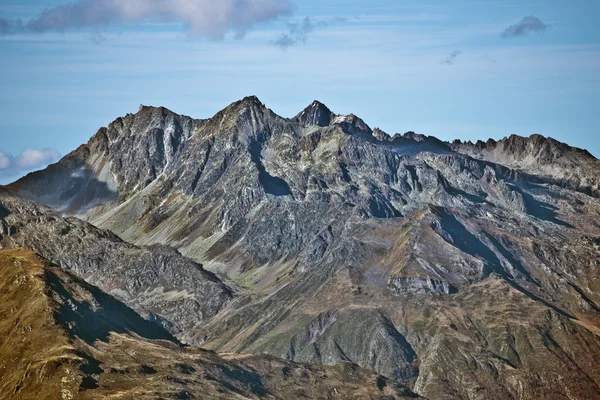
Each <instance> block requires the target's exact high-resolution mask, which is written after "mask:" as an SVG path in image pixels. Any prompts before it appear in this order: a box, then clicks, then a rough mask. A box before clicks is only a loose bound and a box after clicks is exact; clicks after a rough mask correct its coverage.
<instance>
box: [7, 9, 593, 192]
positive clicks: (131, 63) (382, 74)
mask: <svg viewBox="0 0 600 400" xmlns="http://www.w3.org/2000/svg"><path fill="white" fill-rule="evenodd" d="M111 1H114V0H83V1H77V0H72V1H67V0H30V1H27V2H26V3H25V5H24V4H23V3H24V2H23V1H17V0H0V23H1V22H2V21H5V22H6V24H9V25H6V24H5V25H6V26H8V27H7V28H5V29H4V31H2V26H0V32H4V34H0V58H1V60H0V61H1V64H0V65H2V67H1V71H2V79H1V80H0V82H1V83H0V139H1V140H0V183H7V182H10V181H12V180H14V179H15V178H17V177H18V176H20V175H22V174H23V173H25V172H27V171H28V170H30V169H31V168H37V167H42V166H44V165H45V164H46V163H47V162H50V161H52V160H53V159H54V158H56V152H54V151H53V150H57V151H58V153H60V154H62V155H64V154H66V153H68V152H69V151H71V150H73V149H75V148H76V147H77V146H78V145H80V144H82V143H85V142H87V140H88V139H89V137H90V136H92V135H93V134H94V133H95V132H96V130H97V129H98V128H99V127H101V126H106V125H107V124H108V123H109V122H111V121H112V120H114V119H115V118H116V117H118V116H121V115H124V114H126V113H128V112H135V111H136V110H137V108H138V106H139V105H140V104H146V105H155V106H158V105H162V106H165V107H167V108H170V109H171V110H173V111H175V112H178V113H181V114H186V115H190V116H193V117H196V118H206V117H210V116H212V115H213V114H214V113H216V112H217V111H218V110H220V109H222V108H223V107H225V106H226V105H228V104H229V103H231V102H233V101H235V100H237V99H240V98H242V97H244V96H246V95H250V94H255V95H257V96H258V97H259V98H260V99H261V100H262V101H263V102H264V103H265V104H266V105H267V106H268V107H270V108H272V109H273V110H274V111H275V112H276V113H278V114H280V115H282V116H293V115H295V114H296V113H298V112H299V111H300V110H302V109H303V108H304V107H305V106H307V105H308V104H309V103H311V102H312V101H313V100H315V99H318V100H320V101H322V102H324V103H325V104H327V105H328V106H329V107H330V108H331V109H332V110H333V111H334V112H337V113H354V114H357V115H359V116H360V117H362V118H363V119H364V120H365V121H366V122H367V123H368V124H369V125H370V126H371V127H376V126H377V127H380V128H381V129H383V130H385V131H386V132H388V133H390V134H394V133H397V132H400V133H403V132H406V131H409V130H413V131H416V132H419V133H424V134H428V135H434V136H436V137H438V138H440V139H444V140H452V139H455V138H460V139H463V140H477V139H482V140H486V139H487V138H489V137H492V138H495V139H501V138H502V137H504V136H508V135H510V134H513V133H516V134H520V135H526V136H529V135H530V134H532V133H540V134H542V135H545V136H551V137H554V138H556V139H558V140H561V141H565V142H567V143H569V144H571V145H574V146H578V147H582V148H586V149H588V150H590V151H591V152H592V154H594V155H595V156H597V157H598V156H600V134H599V132H598V126H599V125H600V113H599V112H598V109H599V105H600V28H599V27H598V23H597V16H598V15H600V2H599V1H592V0H589V1H587V0H573V1H570V2H566V1H561V0H543V1H542V0H529V1H527V0H523V1H518V0H507V1H491V0H488V1H484V0H470V1H467V0H452V1H450V0H437V1H419V0H370V1H358V0H350V1H341V0H320V1H312V0H311V1H308V0H307V1H302V0H258V3H260V4H262V5H263V6H264V7H263V8H262V9H260V10H254V11H253V12H255V13H254V14H252V16H248V15H249V14H248V15H246V14H244V15H237V14H232V16H231V17H230V19H229V20H226V21H225V20H224V21H221V20H217V19H215V18H213V17H212V14H210V15H211V16H210V17H208V18H204V17H205V15H204V14H203V13H204V12H205V11H206V10H205V9H204V8H203V7H205V8H209V7H210V6H209V5H208V4H211V3H214V2H210V1H207V0H152V1H150V0H121V1H122V2H123V3H122V4H124V3H128V2H129V4H136V7H144V5H145V4H148V5H149V4H150V3H152V4H154V6H153V7H158V6H156V4H159V3H160V4H162V6H160V7H163V8H161V9H160V12H158V13H157V12H150V11H147V10H146V11H145V10H140V9H136V10H135V12H136V13H137V14H127V18H125V17H123V16H122V15H121V17H115V16H114V15H111V14H110V12H109V11H110V10H109V11H106V9H103V10H104V11H106V15H104V14H102V15H101V17H102V18H100V17H98V18H96V17H97V16H98V15H99V14H98V13H96V14H92V15H91V16H90V15H89V14H85V13H81V14H76V13H74V12H65V10H66V9H65V8H61V9H58V12H60V13H61V14H59V15H60V16H61V19H60V20H59V19H57V18H49V16H48V15H46V16H45V17H44V16H43V13H44V10H46V11H47V12H55V14H56V10H57V9H55V7H60V6H64V5H65V4H67V5H69V4H71V3H79V6H81V7H83V8H84V9H85V7H87V6H89V5H90V4H91V3H99V4H102V3H110V2H111ZM228 1H232V0H228ZM261 2H262V3H261ZM225 3H227V1H225ZM185 4H188V6H189V7H194V8H191V10H194V11H195V12H194V13H190V8H186V9H178V7H180V8H181V7H183V8H185V6H182V5H185ZM215 4H216V3H215ZM71 5H72V4H71ZM75 5H77V4H75ZM119 7H120V6H119ZM149 7H150V6H149ZM165 7H166V8H165ZM95 10H96V9H95ZM165 10H166V12H168V13H169V14H168V15H169V16H168V17H164V18H163V17H162V16H161V15H162V14H160V13H162V12H165ZM155 11H156V10H155ZM209 11H214V10H208V11H206V12H209ZM217 11H219V10H217ZM128 12H129V10H128ZM131 15H134V16H131ZM215 15H216V14H215ZM228 15H229V14H228ZM40 16H42V18H40ZM50 16H55V15H54V14H52V15H50ZM530 16H532V17H535V19H536V20H537V21H539V23H541V24H542V25H539V24H538V25H536V24H535V23H534V24H531V20H526V21H525V25H519V23H521V22H523V19H524V18H525V17H530ZM306 17H309V20H308V24H306V22H304V21H305V18H306ZM69 18H71V19H73V20H70V19H69ZM77 18H80V19H79V20H77ZM17 20H21V21H22V22H23V24H22V25H14V24H15V23H16V22H15V21H17ZM29 21H34V22H35V23H29ZM57 21H58V22H57ZM527 21H529V22H527ZM534 22H535V21H534ZM57 24H58V25H57ZM0 25H1V24H0ZM11 26H12V27H13V28H10V27H11ZM14 26H17V28H14ZM307 26H308V27H307ZM511 26H513V28H509V27H511ZM519 27H521V28H523V27H524V29H525V30H524V31H522V30H518V29H517V28H519ZM528 28H530V30H527V29H528ZM507 29H509V30H508V31H507ZM511 29H512V30H511ZM505 31H506V32H509V33H508V37H505V36H506V35H505V36H503V35H502V33H503V32H505ZM511 32H512V33H513V35H511V34H510V33H511ZM223 33H225V35H224V37H223V38H221V36H222V34H223ZM519 33H524V34H522V35H519ZM242 34H243V35H242ZM285 35H287V36H285ZM282 37H283V38H286V37H287V38H288V39H291V43H292V44H293V45H291V46H290V47H288V48H287V49H283V48H282V47H281V46H277V45H276V43H278V42H279V43H281V39H282ZM284 42H285V41H284ZM287 42H290V41H289V40H288V41H287ZM26 149H29V150H28V151H27V152H26V153H24V151H25V150H26ZM48 149H53V150H48ZM3 160H4V162H3ZM3 165H5V166H6V168H4V170H3V169H2V167H3Z"/></svg>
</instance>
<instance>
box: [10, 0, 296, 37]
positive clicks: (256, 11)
mask: <svg viewBox="0 0 600 400" xmlns="http://www.w3.org/2000/svg"><path fill="white" fill-rule="evenodd" d="M292 8H293V4H292V0H251V1H249V0H219V1H215V0H127V1H124V0H79V1H73V2H70V3H67V4H64V5H61V6H57V7H53V8H49V9H47V10H45V11H44V12H43V13H42V14H40V15H39V16H38V17H36V18H33V19H32V20H30V21H28V22H26V23H23V22H21V21H18V20H6V19H3V20H0V33H4V34H7V33H14V32H18V31H22V30H26V31H30V32H38V33H44V32H50V31H58V32H64V31H68V30H74V29H85V28H95V29H97V28H102V27H107V26H113V25H123V24H141V23H146V22H167V23H181V24H182V25H183V26H184V27H185V29H186V30H187V31H188V32H189V33H190V34H191V35H193V36H197V37H203V38H208V39H212V40H218V39H223V38H224V37H225V35H226V34H227V33H229V32H233V33H234V34H235V36H236V37H238V38H240V37H243V36H244V34H245V33H246V32H247V31H248V30H250V29H251V28H252V27H254V26H255V25H257V24H259V23H262V22H266V21H270V20H273V19H276V18H278V17H280V16H283V15H286V14H289V13H291V12H292Z"/></svg>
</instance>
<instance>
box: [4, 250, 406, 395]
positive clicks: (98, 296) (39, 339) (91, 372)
mask: <svg viewBox="0 0 600 400" xmlns="http://www.w3.org/2000/svg"><path fill="white" fill-rule="evenodd" d="M0 275H1V276H2V280H1V281H0V314H1V315H2V319H1V320H0V360H1V362H2V364H1V365H2V368H0V382H2V384H1V385H0V398H3V399H9V398H10V399H15V400H21V399H23V400H27V399H40V400H46V399H47V400H56V399H63V400H75V399H107V398H121V399H136V400H137V399H148V400H150V399H157V398H160V399H232V398H239V399H300V398H302V399H304V398H317V397H320V396H328V397H333V398H335V397H338V398H356V399H380V398H394V399H405V398H415V397H417V396H416V395H415V394H414V393H412V392H411V391H410V390H408V389H407V388H405V387H402V386H400V385H398V384H396V383H394V382H392V381H390V380H388V379H386V378H385V377H382V376H377V375H375V374H373V373H370V372H368V371H365V370H362V369H361V368H359V367H358V366H356V365H352V364H349V363H341V364H339V365H337V366H335V367H316V366H305V365H300V364H295V363H292V362H289V361H284V360H277V359H274V358H272V357H259V356H235V355H230V356H228V357H226V358H222V357H220V356H218V355H217V354H215V353H213V352H208V351H205V350H202V349H199V348H193V347H182V346H180V345H179V344H178V343H177V342H176V341H174V339H173V338H172V337H171V336H170V335H169V334H168V333H167V332H166V331H164V330H162V329H161V328H159V327H158V326H156V325H154V324H152V323H150V322H148V321H145V320H144V319H142V318H141V317H140V316H139V315H137V314H136V313H135V312H133V310H131V309H129V308H127V307H126V306H125V305H124V304H122V303H120V302H119V301H117V300H116V299H114V298H112V297H111V296H108V295H107V294H105V293H103V292H101V291H100V290H99V289H98V288H96V287H94V286H91V285H89V284H87V283H85V282H84V281H83V280H81V279H79V278H77V277H76V276H74V275H72V274H70V273H68V272H65V271H63V270H61V269H60V268H59V267H57V266H54V265H52V264H50V263H49V262H47V261H46V260H44V259H42V258H41V257H39V256H37V255H36V254H35V253H32V252H30V251H26V250H23V249H18V250H4V251H0Z"/></svg>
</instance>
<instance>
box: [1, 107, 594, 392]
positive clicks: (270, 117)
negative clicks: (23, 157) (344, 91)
mask: <svg viewBox="0 0 600 400" xmlns="http://www.w3.org/2000/svg"><path fill="white" fill-rule="evenodd" d="M157 110H158V111H157ZM160 110H161V109H151V108H143V109H141V110H140V111H139V112H138V114H136V115H133V116H128V117H126V118H125V120H127V121H138V120H139V121H151V122H150V123H148V124H137V125H136V124H135V123H128V124H126V126H127V127H128V128H127V129H121V130H120V128H118V127H119V126H121V125H120V124H122V123H118V121H119V120H117V122H115V123H113V124H111V125H110V126H109V128H108V131H111V130H112V131H113V132H114V133H113V134H112V136H111V139H110V140H106V141H104V142H103V140H104V139H102V137H100V136H98V135H96V136H95V137H94V138H92V140H91V141H90V142H89V143H88V144H87V145H86V146H83V147H82V148H80V149H79V150H77V151H76V152H75V153H72V154H71V155H68V156H67V157H65V159H64V160H62V161H60V162H59V163H58V164H56V165H54V166H51V167H49V168H48V169H47V170H45V171H40V172H37V173H34V174H31V175H29V176H27V177H25V178H23V179H22V180H20V181H18V182H16V183H14V184H12V185H11V186H10V188H11V189H12V190H14V191H16V192H18V193H20V194H21V195H23V196H26V197H29V198H32V199H36V200H40V201H46V203H48V204H51V205H52V206H53V207H56V208H58V209H60V210H63V211H68V212H69V213H72V214H75V215H79V216H82V217H83V218H85V219H87V220H88V221H90V222H92V223H93V224H95V225H97V226H99V227H101V228H103V229H108V230H110V231H112V232H114V233H116V234H118V235H119V236H120V237H122V238H123V239H125V240H128V241H131V242H132V243H134V244H136V245H139V246H144V245H156V244H166V245H170V246H173V247H175V248H177V249H179V251H180V252H181V253H182V254H184V255H186V256H188V257H191V258H193V259H194V260H196V261H197V262H199V263H202V264H203V265H204V266H205V267H206V268H207V269H208V270H210V271H213V272H215V273H216V274H217V275H218V276H220V277H221V278H222V279H224V280H226V281H228V282H232V283H231V286H235V287H236V288H238V292H239V295H238V296H236V297H235V298H234V299H233V300H232V301H230V302H228V303H227V304H226V305H225V306H224V307H222V308H221V309H220V310H218V312H217V313H216V314H214V316H212V318H210V320H208V321H203V323H202V324H199V325H197V326H195V327H192V328H191V329H186V331H185V332H184V333H183V334H184V337H185V338H186V340H190V341H194V342H196V343H202V344H203V345H204V346H206V347H209V348H212V349H217V350H220V351H227V352H240V353H241V352H243V353H248V352H251V353H269V354H272V355H275V356H278V357H283V358H288V359H292V360H301V361H308V362H313V363H325V364H327V363H333V362H337V361H340V360H346V361H351V362H355V363H357V364H359V365H361V366H363V367H367V368H371V369H373V370H375V371H377V372H379V373H382V374H384V375H386V376H387V377H389V378H391V379H395V380H397V381H400V382H404V383H406V384H409V385H414V388H415V390H416V391H417V392H418V393H420V394H424V395H427V396H429V397H431V398H444V396H446V397H445V398H464V399H479V398H481V399H484V398H495V397H498V396H499V397H506V398H510V397H514V398H527V399H534V398H536V399H537V398H556V397H561V396H562V397H565V398H568V397H569V396H575V397H577V398H589V397H590V396H591V397H592V398H593V397H599V396H600V389H598V388H599V385H600V375H599V373H598V370H597V367H596V366H595V362H594V357H595V354H597V353H598V349H599V343H598V336H597V335H598V333H599V332H600V330H599V328H600V314H599V311H600V279H599V278H600V271H599V268H600V261H599V260H600V223H599V222H598V221H599V219H598V216H600V199H599V198H598V196H597V194H596V192H595V190H596V189H597V182H598V179H599V173H600V169H599V168H598V167H597V166H598V161H597V160H595V159H594V158H593V157H591V156H590V155H589V154H587V153H585V152H584V151H581V150H577V149H572V148H570V147H568V146H566V145H564V144H561V143H558V142H556V141H553V140H551V139H545V138H542V137H537V136H535V137H532V138H529V139H527V138H518V137H512V138H511V139H510V140H509V139H507V140H506V141H504V142H503V143H500V142H498V143H496V144H492V143H491V142H489V144H481V143H480V144H476V145H470V144H462V143H459V142H455V143H453V144H447V143H443V142H441V141H439V140H437V139H436V138H432V137H427V136H423V135H418V134H415V133H412V132H409V133H406V134H404V135H394V136H389V135H387V134H386V133H385V132H382V131H380V130H377V129H375V130H372V129H371V128H370V127H369V126H368V125H367V124H366V123H365V122H364V121H363V120H361V119H360V118H358V117H357V116H354V115H336V114H334V113H332V112H331V111H330V110H329V109H328V108H327V107H325V106H324V105H322V104H320V103H318V102H314V103H313V104H311V105H310V106H309V107H308V108H307V109H306V110H304V111H303V112H301V113H300V114H298V116H296V117H295V118H292V119H286V118H282V117H280V116H278V115H276V114H274V113H273V112H272V111H271V110H269V109H268V108H266V107H265V106H264V105H263V104H262V103H261V102H260V101H259V100H258V99H257V98H255V97H248V98H245V99H243V100H241V101H238V102H236V103H233V104H232V105H230V106H229V107H227V108H225V109H224V110H223V111H221V112H219V113H217V114H216V115H215V116H214V117H213V118H210V119H209V120H206V121H195V120H191V119H190V120H187V121H190V122H189V124H190V125H189V126H190V127H192V126H193V131H190V132H188V131H187V130H185V129H184V130H182V131H185V132H188V133H185V134H182V135H183V136H182V137H185V138H186V139H185V140H184V141H181V142H180V144H179V145H178V146H177V150H176V151H175V152H173V153H170V154H171V156H167V155H158V154H157V155H155V156H150V155H151V154H155V153H156V152H155V150H154V149H155V148H156V146H154V144H153V143H155V142H156V140H155V139H154V138H155V137H156V135H157V132H158V131H165V132H166V131H169V132H171V131H173V132H175V131H177V128H176V125H177V124H176V121H182V118H184V117H179V116H175V115H174V114H172V113H170V112H166V111H160ZM178 123H179V125H182V122H178ZM186 126H188V125H186ZM111 127H112V128H111ZM155 127H160V128H156V129H155ZM144 129H145V130H144ZM190 129H192V128H190ZM161 137H164V136H161ZM100 143H106V145H105V146H104V147H102V146H101V145H100ZM123 143H128V146H129V147H124V146H125V145H124V144H123ZM99 148H102V151H99V150H97V149H99ZM166 148H167V147H166V146H165V149H166ZM173 148H174V147H173ZM124 149H130V151H132V152H135V154H136V156H135V157H132V158H123V157H124V155H123V154H122V152H123V151H124ZM131 149H136V150H135V151H134V150H131ZM159 152H160V151H159ZM164 152H167V150H164ZM167 153H168V152H167ZM77 154H81V156H78V157H79V158H78V160H80V161H79V164H77V165H72V163H73V161H72V159H73V158H74V157H75V155H77ZM155 159H157V160H167V159H168V160H169V161H168V162H167V161H165V162H163V161H160V162H154V161H153V160H155ZM538 160H539V161H538ZM100 166H102V168H100ZM82 167H83V168H84V169H85V168H87V170H89V171H90V175H89V176H90V178H89V179H90V180H91V181H95V182H96V181H97V182H109V179H106V178H104V176H112V178H111V179H112V180H110V183H107V185H106V186H108V187H110V188H111V190H110V193H111V196H98V197H94V198H92V199H90V200H89V201H86V202H83V203H85V206H80V202H73V199H75V198H79V197H78V196H80V195H81V194H82V193H87V192H86V191H85V190H83V189H77V190H73V191H65V189H64V188H65V187H71V186H70V184H68V182H69V181H72V182H75V181H76V180H77V179H78V175H77V173H78V172H77V171H79V169H81V168H82ZM125 170H127V172H124V171H125ZM131 170H135V173H133V172H131ZM56 171H62V172H61V174H62V175H60V176H61V177H62V178H61V182H62V181H65V182H67V183H64V184H63V183H61V184H57V183H56V182H55V178H54V175H56ZM106 171H108V172H106ZM103 174H104V175H103ZM152 177H154V178H153V179H152ZM40 182H47V184H45V185H40ZM594 185H596V186H594ZM594 188H596V189H594ZM583 349H586V350H583ZM544 360H549V361H548V362H547V363H545V362H544ZM574 360H576V361H574ZM580 376H581V379H579V377H580ZM550 381H552V382H553V383H552V385H549V384H548V382H550ZM574 393H577V394H574ZM585 396H587V397H585Z"/></svg>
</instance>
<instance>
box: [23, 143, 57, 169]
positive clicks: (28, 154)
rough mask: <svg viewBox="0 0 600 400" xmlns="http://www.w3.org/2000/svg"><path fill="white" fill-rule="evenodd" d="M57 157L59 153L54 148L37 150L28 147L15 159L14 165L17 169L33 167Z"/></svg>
mask: <svg viewBox="0 0 600 400" xmlns="http://www.w3.org/2000/svg"><path fill="white" fill-rule="evenodd" d="M59 158H60V153H59V152H58V151H56V150H54V149H49V148H48V149H42V150H38V149H32V148H31V147H28V148H26V149H25V150H24V151H23V152H22V153H21V154H20V155H19V156H18V157H17V158H16V159H15V165H16V167H17V168H19V169H33V168H39V167H41V166H43V165H46V164H50V163H51V162H54V161H56V160H58V159H59Z"/></svg>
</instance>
